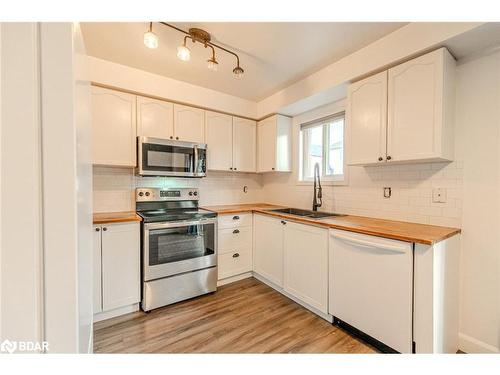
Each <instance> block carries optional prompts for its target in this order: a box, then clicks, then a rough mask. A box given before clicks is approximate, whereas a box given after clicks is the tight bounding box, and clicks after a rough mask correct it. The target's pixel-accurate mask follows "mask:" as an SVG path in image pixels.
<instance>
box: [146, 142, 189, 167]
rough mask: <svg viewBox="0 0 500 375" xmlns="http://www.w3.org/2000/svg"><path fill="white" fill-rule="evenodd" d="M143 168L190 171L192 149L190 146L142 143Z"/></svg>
mask: <svg viewBox="0 0 500 375" xmlns="http://www.w3.org/2000/svg"><path fill="white" fill-rule="evenodd" d="M142 159H143V166H142V167H143V169H145V170H148V169H149V170H159V171H168V172H192V170H193V168H194V150H193V148H190V147H178V146H165V145H156V144H150V143H147V144H144V145H143V149H142Z"/></svg>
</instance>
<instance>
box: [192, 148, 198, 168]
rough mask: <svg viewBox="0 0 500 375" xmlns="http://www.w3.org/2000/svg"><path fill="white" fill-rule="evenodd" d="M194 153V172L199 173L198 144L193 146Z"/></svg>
mask: <svg viewBox="0 0 500 375" xmlns="http://www.w3.org/2000/svg"><path fill="white" fill-rule="evenodd" d="M193 150H194V151H193V155H194V170H193V173H198V145H194V147H193Z"/></svg>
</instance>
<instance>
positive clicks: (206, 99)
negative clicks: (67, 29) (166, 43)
mask: <svg viewBox="0 0 500 375" xmlns="http://www.w3.org/2000/svg"><path fill="white" fill-rule="evenodd" d="M87 61H88V64H89V72H90V80H91V81H92V82H95V83H99V84H102V85H107V86H112V87H115V88H120V89H125V90H130V91H134V92H137V93H143V94H148V95H152V96H157V97H159V98H162V99H166V100H171V101H174V102H180V103H184V104H188V105H194V106H199V107H203V108H208V109H212V110H216V111H221V112H227V113H230V114H234V115H238V116H243V117H249V118H252V119H255V118H257V103H256V102H253V101H250V100H247V99H242V98H238V97H236V96H233V95H229V94H224V93H222V92H219V91H215V90H211V89H207V88H204V87H200V86H196V85H192V84H190V83H186V82H182V81H178V80H175V79H172V78H167V77H164V76H160V75H157V74H153V73H149V72H146V71H143V70H139V69H135V68H131V67H129V66H125V65H120V64H116V63H113V62H111V61H107V60H102V59H98V58H96V57H91V56H88V57H87Z"/></svg>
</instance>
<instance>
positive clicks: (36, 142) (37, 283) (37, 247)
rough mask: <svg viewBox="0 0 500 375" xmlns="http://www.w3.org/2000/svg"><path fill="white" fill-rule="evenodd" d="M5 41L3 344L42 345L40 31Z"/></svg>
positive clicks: (12, 33)
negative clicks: (19, 141) (29, 342)
mask: <svg viewBox="0 0 500 375" xmlns="http://www.w3.org/2000/svg"><path fill="white" fill-rule="evenodd" d="M1 36H2V40H1V45H2V54H1V56H0V59H1V61H2V62H1V65H2V70H1V77H0V83H1V85H2V89H1V91H2V98H1V99H2V104H1V106H2V120H1V122H2V140H1V141H2V145H1V154H0V163H1V164H0V172H1V175H2V176H1V181H2V191H1V194H2V195H1V219H0V221H1V225H2V228H1V233H2V237H1V243H0V251H1V253H2V255H1V258H2V262H1V263H0V267H1V272H0V273H1V277H2V281H1V286H2V291H1V298H2V302H1V308H2V311H1V322H0V324H1V334H2V336H1V337H0V341H2V340H4V339H10V340H23V341H36V342H40V341H41V340H42V339H43V335H44V332H43V323H42V322H43V304H42V303H43V301H42V287H43V283H42V281H43V273H42V268H41V265H42V259H43V258H42V257H43V246H42V241H43V232H42V225H41V215H42V196H41V187H42V181H41V174H40V169H41V123H40V117H39V110H40V108H39V100H38V98H39V97H38V95H39V89H40V86H39V77H38V69H37V68H38V60H37V58H38V52H39V48H38V43H37V42H38V40H37V37H38V28H37V25H36V24H32V23H3V24H2V35H1ZM21 139H22V142H23V152H22V153H19V143H18V142H15V141H13V140H21ZM14 155H15V157H14ZM17 197H22V199H20V198H17Z"/></svg>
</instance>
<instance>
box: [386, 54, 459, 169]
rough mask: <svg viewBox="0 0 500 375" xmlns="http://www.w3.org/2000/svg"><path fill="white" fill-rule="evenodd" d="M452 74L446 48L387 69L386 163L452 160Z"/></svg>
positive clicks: (451, 66)
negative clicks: (387, 161)
mask: <svg viewBox="0 0 500 375" xmlns="http://www.w3.org/2000/svg"><path fill="white" fill-rule="evenodd" d="M454 71H455V60H454V59H453V57H452V56H451V55H450V53H449V52H448V51H447V50H446V49H445V48H441V49H439V50H437V51H434V52H431V53H428V54H426V55H424V56H421V57H419V58H416V59H413V60H410V61H408V62H406V63H404V64H401V65H398V66H396V67H394V68H391V69H389V84H388V92H389V96H388V102H387V103H388V111H387V112H388V127H387V159H389V160H390V161H394V162H398V161H413V160H438V161H439V160H452V159H453V143H454V138H453V134H452V129H453V120H454V119H453V110H454V108H453V103H454V95H455V93H454V79H453V78H454Z"/></svg>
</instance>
